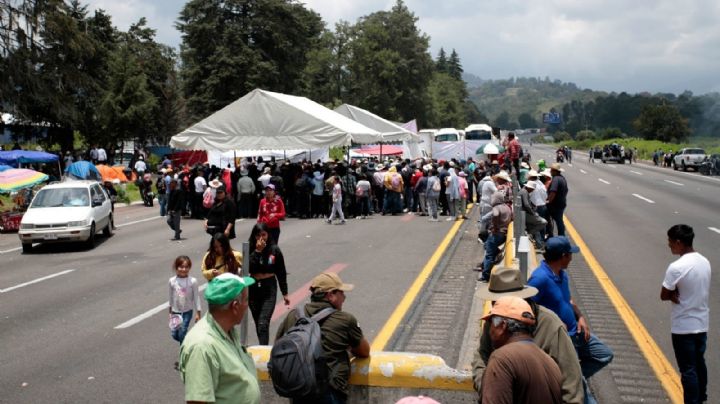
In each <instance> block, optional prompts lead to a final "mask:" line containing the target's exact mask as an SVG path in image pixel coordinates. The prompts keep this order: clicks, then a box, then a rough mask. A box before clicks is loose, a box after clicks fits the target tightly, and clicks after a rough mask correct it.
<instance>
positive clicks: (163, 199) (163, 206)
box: [158, 194, 167, 216]
mask: <svg viewBox="0 0 720 404" xmlns="http://www.w3.org/2000/svg"><path fill="white" fill-rule="evenodd" d="M158 203H159V204H160V216H165V215H167V194H158Z"/></svg>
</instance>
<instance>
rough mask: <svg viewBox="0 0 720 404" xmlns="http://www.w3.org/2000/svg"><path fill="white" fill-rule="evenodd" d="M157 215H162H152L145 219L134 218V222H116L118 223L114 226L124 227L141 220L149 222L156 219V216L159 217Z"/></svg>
mask: <svg viewBox="0 0 720 404" xmlns="http://www.w3.org/2000/svg"><path fill="white" fill-rule="evenodd" d="M159 217H162V216H153V217H148V218H147V219H140V220H136V221H134V222H127V223H123V224H118V225H116V226H115V227H125V226H130V225H132V224H138V223H142V222H149V221H151V220H155V219H157V218H159Z"/></svg>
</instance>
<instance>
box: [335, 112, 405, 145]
mask: <svg viewBox="0 0 720 404" xmlns="http://www.w3.org/2000/svg"><path fill="white" fill-rule="evenodd" d="M335 112H337V113H339V114H341V115H343V116H346V117H348V118H350V119H352V120H354V121H356V122H358V123H360V124H362V125H364V126H367V127H368V128H371V129H374V130H376V131H378V132H380V134H382V141H383V142H397V141H403V140H404V141H408V140H413V139H415V138H417V135H416V134H415V133H413V132H411V131H409V130H407V129H405V128H403V127H402V126H400V125H398V124H396V123H394V122H390V121H388V120H387V119H385V118H382V117H379V116H377V115H375V114H373V113H372V112H370V111H367V110H364V109H362V108H358V107H356V106H354V105H350V104H342V105H341V106H339V107H337V108H335Z"/></svg>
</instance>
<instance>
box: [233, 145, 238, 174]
mask: <svg viewBox="0 0 720 404" xmlns="http://www.w3.org/2000/svg"><path fill="white" fill-rule="evenodd" d="M233 167H235V170H236V171H237V151H235V150H233Z"/></svg>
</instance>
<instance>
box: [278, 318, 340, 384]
mask: <svg viewBox="0 0 720 404" xmlns="http://www.w3.org/2000/svg"><path fill="white" fill-rule="evenodd" d="M295 311H296V313H297V316H298V319H297V320H296V321H295V325H294V326H293V327H292V328H290V329H289V330H288V331H287V333H285V335H283V336H282V337H280V338H279V339H278V340H277V341H275V345H273V347H272V350H271V351H270V360H269V361H268V365H267V367H268V373H269V374H270V378H271V379H272V382H273V387H274V388H275V392H276V393H277V394H279V395H280V396H281V397H288V398H301V397H305V396H309V395H315V394H318V393H320V392H322V391H323V390H324V389H325V388H326V384H327V379H328V377H327V373H328V370H327V366H326V365H325V359H324V356H323V349H322V339H321V334H320V324H319V322H320V321H321V320H323V319H325V318H326V317H328V316H329V315H331V314H332V313H334V312H335V311H336V310H335V309H334V308H332V307H328V308H325V309H323V310H320V311H319V312H317V313H315V315H314V316H312V317H308V316H307V315H305V310H303V309H298V308H296V309H295Z"/></svg>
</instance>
